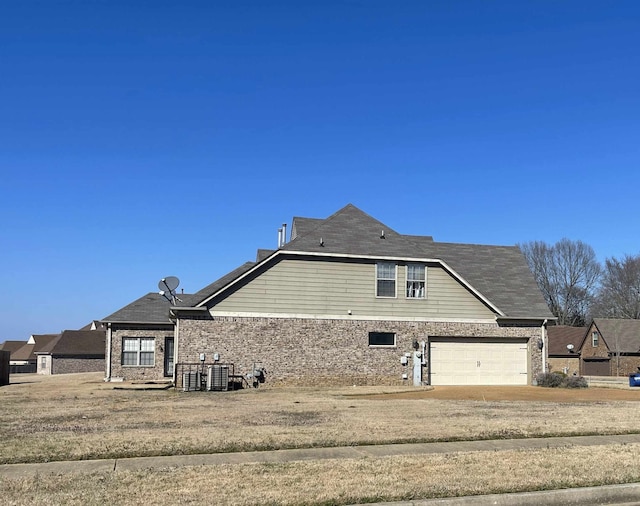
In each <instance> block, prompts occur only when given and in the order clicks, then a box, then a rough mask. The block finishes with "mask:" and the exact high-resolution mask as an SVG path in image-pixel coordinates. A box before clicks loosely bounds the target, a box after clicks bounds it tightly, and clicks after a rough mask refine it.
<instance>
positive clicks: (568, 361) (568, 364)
mask: <svg viewBox="0 0 640 506" xmlns="http://www.w3.org/2000/svg"><path fill="white" fill-rule="evenodd" d="M565 368H567V374H568V375H570V376H573V375H574V374H575V375H579V374H580V357H570V358H555V357H550V358H549V372H565V371H564V369H565Z"/></svg>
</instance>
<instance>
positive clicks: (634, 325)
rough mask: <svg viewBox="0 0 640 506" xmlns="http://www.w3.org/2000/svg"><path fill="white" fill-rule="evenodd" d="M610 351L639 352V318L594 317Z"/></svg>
mask: <svg viewBox="0 0 640 506" xmlns="http://www.w3.org/2000/svg"><path fill="white" fill-rule="evenodd" d="M593 322H594V323H595V324H596V327H598V330H599V331H600V334H601V335H602V337H603V338H604V340H605V341H606V343H607V346H608V347H609V350H610V351H612V352H618V351H619V352H620V353H640V320H631V319H622V318H594V320H593Z"/></svg>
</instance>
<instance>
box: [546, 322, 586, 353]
mask: <svg viewBox="0 0 640 506" xmlns="http://www.w3.org/2000/svg"><path fill="white" fill-rule="evenodd" d="M586 332H587V327H569V326H567V325H557V326H550V327H549V328H547V337H548V338H549V350H548V351H549V356H550V357H551V356H563V357H564V356H569V357H571V356H576V357H577V356H579V353H578V351H579V350H580V346H581V345H582V341H583V340H584V335H585V333H586ZM569 344H572V345H573V351H570V350H569V349H568V348H567V345H569Z"/></svg>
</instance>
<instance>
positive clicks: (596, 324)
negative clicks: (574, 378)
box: [580, 318, 640, 376]
mask: <svg viewBox="0 0 640 506" xmlns="http://www.w3.org/2000/svg"><path fill="white" fill-rule="evenodd" d="M639 368H640V320H631V319H622V318H594V319H593V321H592V322H591V325H589V327H588V328H587V330H586V333H585V335H584V339H583V342H582V344H581V347H580V374H581V375H582V376H627V375H629V374H633V373H637V372H639V371H640V369H639Z"/></svg>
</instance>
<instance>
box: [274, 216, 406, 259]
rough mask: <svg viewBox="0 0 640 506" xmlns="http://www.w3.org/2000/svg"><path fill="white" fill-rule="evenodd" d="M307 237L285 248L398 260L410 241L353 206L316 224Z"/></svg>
mask: <svg viewBox="0 0 640 506" xmlns="http://www.w3.org/2000/svg"><path fill="white" fill-rule="evenodd" d="M314 224H315V226H314V227H309V228H308V229H306V230H305V231H304V232H305V233H304V235H302V234H300V233H299V232H298V234H297V235H296V237H295V239H293V240H292V241H290V242H288V243H287V244H285V245H284V246H283V247H282V249H283V250H285V251H306V252H318V253H342V254H362V252H363V251H366V253H367V254H368V255H372V256H396V255H400V254H402V252H406V250H407V244H406V242H407V241H406V239H405V238H404V237H403V236H401V235H400V234H398V232H396V231H395V230H393V229H392V228H390V227H388V226H387V225H385V224H384V223H382V222H381V221H378V220H376V219H375V218H372V217H371V216H369V215H368V214H366V213H365V212H363V211H361V210H360V209H358V208H357V207H355V206H354V205H353V204H348V205H347V206H345V207H343V208H342V209H340V210H339V211H337V212H336V213H334V214H332V215H331V216H329V217H328V218H327V219H326V220H321V221H316V222H314Z"/></svg>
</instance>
